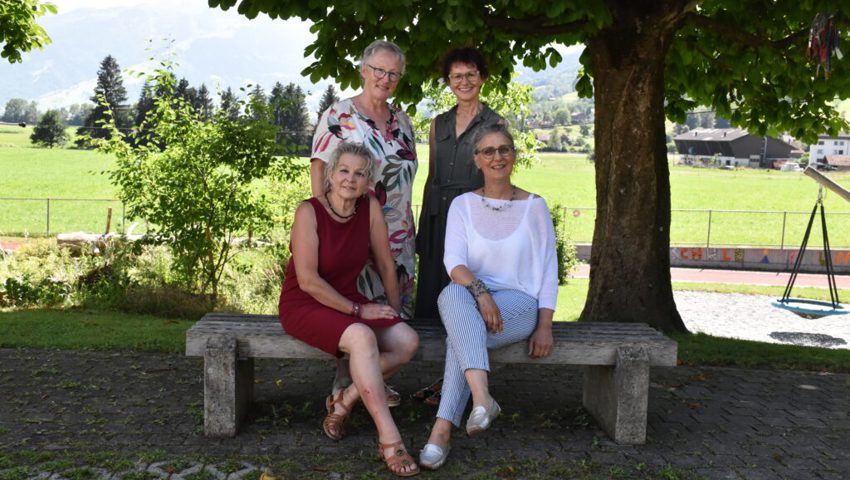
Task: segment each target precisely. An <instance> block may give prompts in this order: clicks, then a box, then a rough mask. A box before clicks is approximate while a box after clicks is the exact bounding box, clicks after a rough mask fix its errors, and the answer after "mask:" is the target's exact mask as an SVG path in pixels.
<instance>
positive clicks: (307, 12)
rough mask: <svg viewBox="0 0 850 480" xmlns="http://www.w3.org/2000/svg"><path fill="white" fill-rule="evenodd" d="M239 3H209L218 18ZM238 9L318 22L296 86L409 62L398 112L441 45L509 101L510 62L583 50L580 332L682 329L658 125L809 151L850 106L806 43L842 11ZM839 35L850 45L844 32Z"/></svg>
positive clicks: (344, 80) (337, 0)
mask: <svg viewBox="0 0 850 480" xmlns="http://www.w3.org/2000/svg"><path fill="white" fill-rule="evenodd" d="M237 1H238V0H209V4H210V5H211V6H213V7H216V6H220V7H222V8H225V9H227V8H230V7H232V6H234V5H235V4H236V3H237ZM238 3H239V9H238V11H239V12H240V13H241V14H244V15H246V16H248V17H249V18H253V17H254V16H256V15H257V14H259V13H260V12H265V13H268V14H270V15H271V17H272V18H283V19H286V18H292V17H299V18H301V19H309V20H311V21H312V22H313V26H312V31H313V32H316V34H317V36H316V39H315V41H314V42H313V43H312V44H311V45H310V46H308V47H307V49H306V51H305V53H307V54H311V55H313V56H314V57H315V58H317V59H318V60H317V61H316V62H314V63H313V64H311V65H310V66H308V67H307V68H306V69H305V71H304V74H306V75H309V76H310V79H311V80H312V81H314V82H316V81H319V80H320V79H322V78H334V79H335V81H336V82H337V83H338V84H339V85H340V87H341V88H343V89H345V88H349V87H351V86H355V85H357V84H358V81H359V80H358V72H357V68H356V66H355V65H354V64H353V63H352V61H351V60H350V59H352V58H356V57H357V56H358V54H359V52H361V51H362V50H363V49H364V48H365V47H366V46H367V45H368V44H369V42H371V41H372V40H374V39H375V38H390V39H392V40H394V41H395V42H396V43H398V44H399V46H400V47H401V48H402V49H403V50H404V51H405V52H406V53H407V56H408V58H410V59H411V61H410V63H409V65H408V66H407V71H406V74H405V76H404V77H403V78H402V80H401V83H400V84H399V86H398V89H397V90H396V98H397V100H400V101H404V102H412V103H413V104H415V102H417V101H418V100H419V99H420V98H421V97H422V94H423V92H422V89H421V85H422V84H423V82H425V81H427V80H430V79H433V78H435V77H436V76H437V75H438V72H437V69H436V68H434V66H435V65H437V62H438V59H439V57H440V55H442V53H443V50H444V49H438V48H434V45H441V46H445V48H449V47H452V46H455V45H476V46H477V47H478V48H480V49H481V50H482V52H483V53H484V55H485V56H486V57H487V58H488V59H489V61H490V64H491V72H492V74H493V75H492V78H493V79H494V81H495V82H496V83H497V84H498V85H500V86H501V87H502V88H505V87H506V86H507V84H508V83H509V82H510V80H511V73H512V71H513V68H514V62H516V61H519V62H522V64H523V65H526V66H529V67H532V68H534V69H538V70H539V69H543V68H544V67H545V66H546V65H547V64H549V65H556V64H558V62H560V60H561V54H560V53H558V51H557V50H556V49H555V48H554V47H553V46H552V43H553V42H556V43H559V44H562V45H574V44H577V43H582V44H584V45H585V46H586V48H585V50H584V52H583V54H582V56H581V63H582V65H583V69H582V70H581V71H580V72H579V77H578V81H577V82H576V90H577V91H578V93H579V95H580V96H582V97H585V98H591V97H592V98H593V99H594V122H595V125H596V128H595V130H594V140H595V141H594V143H595V152H594V154H595V168H596V199H597V201H596V208H597V214H596V220H595V225H594V233H593V249H592V253H591V260H590V268H591V270H590V284H589V289H588V297H587V301H586V302H585V308H584V310H583V312H582V315H581V320H589V321H623V322H648V323H650V324H651V325H653V326H656V327H658V328H661V329H663V330H667V331H685V330H686V329H685V326H684V323H683V322H682V320H681V317H680V316H679V313H678V312H677V310H676V306H675V303H674V301H673V290H672V286H671V283H670V203H671V202H670V179H669V169H668V164H667V152H666V146H665V142H664V139H665V133H664V124H665V112H666V115H667V116H669V118H670V119H671V120H673V121H675V122H678V123H682V122H684V120H685V118H684V117H685V112H687V111H689V110H692V109H693V108H695V107H696V106H697V105H706V106H709V107H711V108H712V109H713V110H715V111H716V112H717V114H718V115H721V116H723V117H724V118H728V119H729V121H730V123H731V124H732V125H735V126H740V127H745V128H748V129H751V130H754V131H755V132H757V133H759V134H765V133H768V131H771V132H774V133H775V132H776V131H781V130H788V131H790V133H791V134H792V135H794V136H795V137H797V138H803V139H805V140H807V141H812V140H813V139H814V137H816V135H817V134H818V133H821V132H823V131H827V132H829V133H831V134H837V133H838V131H839V130H840V129H841V128H842V127H847V123H846V122H845V121H844V120H843V119H842V118H841V117H840V116H839V115H838V114H837V112H836V111H835V109H834V108H833V106H832V105H833V103H832V102H833V101H834V100H835V98H836V96H838V97H840V98H844V97H846V96H848V95H850V68H848V61H846V60H845V61H843V62H842V61H839V60H837V59H836V60H835V61H833V65H832V66H833V72H832V78H831V79H830V80H829V81H825V80H824V79H823V78H822V77H819V76H817V75H816V70H815V64H814V63H813V62H812V61H811V60H810V59H809V58H808V56H807V41H808V37H809V31H810V27H811V25H812V20H813V19H814V18H815V15H816V14H817V13H818V12H820V11H825V10H828V11H831V12H833V13H834V16H835V21H836V22H837V23H838V24H839V25H844V24H846V23H847V22H848V20H849V19H848V16H850V2H843V1H842V2H839V1H829V2H826V3H824V2H779V3H777V4H769V5H765V3H764V2H763V1H761V0H704V1H694V0H658V1H653V2H650V1H637V2H636V1H634V0H605V1H600V2H566V1H562V2H496V1H488V0H483V1H482V2H444V3H435V2H432V1H429V0H410V1H408V2H406V3H405V5H404V8H396V9H386V8H383V6H381V5H379V4H371V3H369V2H350V1H343V0H327V1H324V2H316V1H308V0H267V1H259V0H239V1H238ZM754 12H757V14H754ZM364 19H365V20H364ZM839 32H840V33H839V36H840V37H841V39H842V40H844V41H845V43H846V42H847V41H848V40H850V37H848V30H847V29H845V30H841V31H839ZM340 36H344V37H345V38H346V41H345V42H339V41H338V39H339V38H340Z"/></svg>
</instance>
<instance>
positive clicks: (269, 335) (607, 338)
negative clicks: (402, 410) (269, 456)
mask: <svg viewBox="0 0 850 480" xmlns="http://www.w3.org/2000/svg"><path fill="white" fill-rule="evenodd" d="M410 325H411V326H412V327H413V328H414V329H415V330H416V331H417V333H419V338H420V350H419V352H418V354H417V356H416V357H415V359H417V360H427V361H442V360H444V359H445V333H444V332H443V329H442V326H440V325H434V324H425V325H423V324H417V323H416V322H413V323H411V324H410ZM218 335H226V336H233V337H235V338H236V341H237V345H238V350H239V355H240V356H241V357H245V358H306V359H309V358H316V359H327V358H330V357H329V356H328V355H327V354H326V353H324V352H322V351H320V350H317V349H314V348H312V347H310V346H308V345H306V344H304V343H302V342H300V341H298V340H296V339H294V338H292V337H290V336H288V335H286V333H285V332H284V331H283V329H282V328H281V326H280V323H279V321H278V318H277V317H276V316H274V315H244V314H236V315H234V314H222V313H213V314H208V315H205V316H204V318H202V319H201V320H200V321H198V322H197V323H196V324H195V325H194V326H192V327H191V328H190V329H189V330H188V331H187V332H186V355H188V356H203V354H204V351H205V349H206V345H207V340H208V339H209V338H212V337H214V336H218ZM553 336H554V338H555V345H554V346H553V349H552V353H551V354H550V355H549V356H548V357H546V358H542V359H530V358H528V355H527V348H528V347H527V344H526V342H520V343H517V344H514V345H510V346H508V347H505V348H502V349H499V350H494V351H492V352H491V355H490V359H491V361H493V362H495V363H541V364H571V365H613V364H614V363H615V361H616V353H617V349H618V348H619V347H621V346H642V347H644V348H645V349H646V351H647V354H648V355H649V361H650V364H651V365H663V366H675V365H676V356H677V344H676V342H674V341H673V340H670V339H669V338H667V337H665V336H664V335H662V334H661V333H659V332H657V331H656V330H654V329H652V328H651V327H649V326H648V325H646V324H636V323H613V322H609V323H603V322H582V323H578V322H556V323H555V324H554V325H553Z"/></svg>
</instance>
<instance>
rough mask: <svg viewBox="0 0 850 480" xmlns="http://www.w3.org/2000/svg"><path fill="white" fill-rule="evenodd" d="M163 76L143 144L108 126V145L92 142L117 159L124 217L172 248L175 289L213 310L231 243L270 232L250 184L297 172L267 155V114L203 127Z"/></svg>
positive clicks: (263, 204) (221, 116)
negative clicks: (142, 223)
mask: <svg viewBox="0 0 850 480" xmlns="http://www.w3.org/2000/svg"><path fill="white" fill-rule="evenodd" d="M169 73H170V72H167V71H160V72H158V75H157V76H156V77H155V80H154V82H153V84H154V87H153V89H154V91H156V92H157V93H158V96H157V98H156V99H155V101H154V104H155V108H154V109H153V110H151V111H150V112H149V113H148V116H147V118H146V121H147V122H149V123H150V125H151V127H152V129H151V132H150V141H149V143H148V144H139V142H135V141H133V140H132V139H129V138H127V134H126V133H125V132H123V131H121V130H119V129H118V128H117V127H116V126H115V124H114V123H112V122H110V123H109V124H108V125H107V128H109V129H110V135H109V136H108V137H106V138H108V140H98V141H97V143H98V145H99V148H100V150H101V151H103V152H106V153H110V154H113V155H114V156H115V157H116V166H115V169H114V170H113V171H112V172H111V173H110V178H111V179H112V181H113V182H114V183H115V185H116V186H117V187H118V196H119V198H120V199H121V200H122V201H123V202H124V204H125V205H126V206H127V215H128V217H130V218H135V219H144V220H147V221H148V222H150V224H151V228H150V230H149V233H148V238H149V240H151V241H152V242H155V243H162V244H165V245H167V246H168V248H169V249H170V250H171V253H172V255H173V256H174V264H173V268H174V273H175V274H176V275H175V276H176V278H178V279H179V280H180V283H181V284H182V286H184V287H185V288H187V289H189V290H190V291H193V292H196V293H200V294H204V295H209V298H210V300H211V303H212V304H215V303H216V302H217V301H218V291H219V290H218V286H219V283H220V281H221V277H222V274H223V272H224V268H225V266H226V265H227V264H228V263H229V262H230V261H231V260H232V259H233V258H234V255H236V251H235V250H234V247H233V246H234V240H235V239H236V237H237V236H248V235H249V232H250V233H253V234H254V235H258V236H262V235H264V234H266V233H267V232H268V231H269V230H270V229H271V227H272V212H271V211H270V208H269V204H268V201H267V200H266V198H265V196H264V195H262V194H260V193H258V192H257V190H256V188H254V187H255V183H256V181H257V180H259V179H263V178H266V177H268V176H271V177H275V178H284V179H291V178H295V176H296V175H297V174H298V172H299V171H302V170H304V168H303V166H299V164H298V163H297V162H293V161H291V159H290V158H281V157H275V156H274V155H272V151H273V149H274V146H275V144H274V130H275V128H274V126H272V125H271V124H270V123H269V122H268V121H267V120H268V113H267V112H266V111H262V110H261V111H252V109H253V108H254V107H255V106H254V105H252V104H249V105H248V106H247V107H246V108H247V109H248V115H246V116H242V117H239V118H237V119H236V120H231V119H230V118H229V117H228V116H227V113H226V112H224V111H222V112H219V113H218V114H217V115H216V116H215V117H214V118H213V119H212V120H211V121H203V120H202V119H200V118H199V117H198V116H197V115H196V114H195V112H194V110H193V109H192V106H191V105H190V104H189V103H188V102H186V101H185V99H183V98H179V97H177V96H176V95H175V94H174V92H173V89H174V85H175V83H174V78H173V76H172V75H170V74H169ZM254 117H256V118H261V119H262V120H261V121H254V120H252V119H251V118H254ZM159 145H164V147H162V148H160V147H159Z"/></svg>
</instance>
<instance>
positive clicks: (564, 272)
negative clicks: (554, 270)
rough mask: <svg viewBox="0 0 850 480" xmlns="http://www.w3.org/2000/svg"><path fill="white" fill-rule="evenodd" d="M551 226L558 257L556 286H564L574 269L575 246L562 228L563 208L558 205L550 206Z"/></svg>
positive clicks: (576, 260)
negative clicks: (552, 226)
mask: <svg viewBox="0 0 850 480" xmlns="http://www.w3.org/2000/svg"><path fill="white" fill-rule="evenodd" d="M551 211H552V224H553V225H554V227H555V252H556V253H557V255H558V285H566V284H567V279H568V278H569V276H570V273H572V271H573V270H575V268H576V264H577V263H578V258H576V246H575V244H574V243H573V242H572V241H571V240H570V239H569V237H568V236H567V234H566V233H565V232H564V228H562V222H563V220H564V207H563V206H561V205H560V204H557V203H556V204H555V205H553V206H552V209H551Z"/></svg>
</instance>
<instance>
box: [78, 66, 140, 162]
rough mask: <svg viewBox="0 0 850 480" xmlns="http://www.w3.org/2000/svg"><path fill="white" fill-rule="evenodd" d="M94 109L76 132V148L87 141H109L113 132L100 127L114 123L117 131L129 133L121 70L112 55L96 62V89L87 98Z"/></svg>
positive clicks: (125, 91)
mask: <svg viewBox="0 0 850 480" xmlns="http://www.w3.org/2000/svg"><path fill="white" fill-rule="evenodd" d="M91 100H92V102H94V104H95V106H94V109H93V110H92V111H91V113H90V114H89V116H88V117H86V121H85V122H84V124H83V126H82V127H80V128H79V129H78V130H77V136H78V137H80V139H79V140H78V141H77V143H78V145H81V146H82V145H85V144H86V142H87V141H88V140H87V139H95V138H107V139H108V138H109V136H110V135H111V134H112V132H113V130H112V129H109V128H106V127H104V123H105V122H107V121H109V120H110V119H113V120H114V123H115V126H116V128H118V130H121V131H126V130H129V128H130V126H131V123H130V118H129V109H128V106H127V103H126V102H127V90H126V89H125V88H124V80H123V79H122V78H121V69H120V67H118V62H117V61H116V60H115V57H113V56H112V55H107V56H106V58H104V59H103V61H101V62H100V69H99V70H98V71H97V85H96V86H95V87H94V95H93V96H92V97H91Z"/></svg>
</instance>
